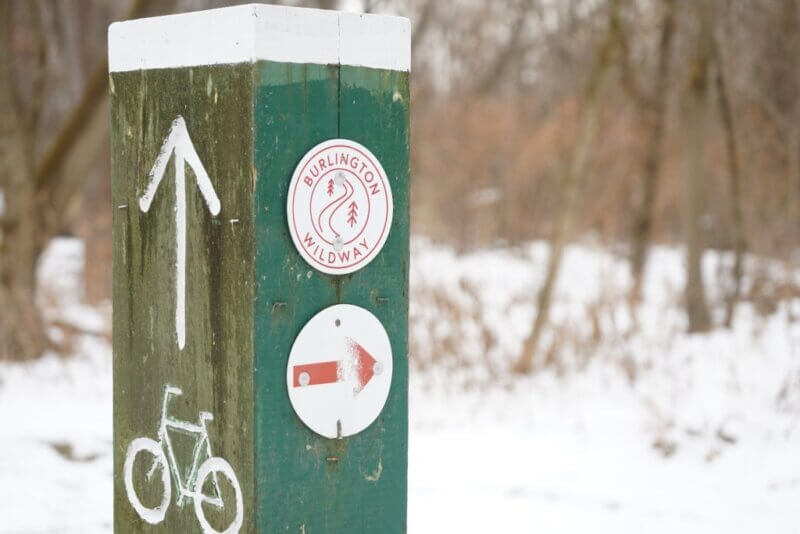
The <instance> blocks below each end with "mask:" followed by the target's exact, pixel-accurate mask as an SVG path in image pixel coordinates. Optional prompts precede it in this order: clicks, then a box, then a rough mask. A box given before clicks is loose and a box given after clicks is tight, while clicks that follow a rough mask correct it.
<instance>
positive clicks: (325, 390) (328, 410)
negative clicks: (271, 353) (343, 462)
mask: <svg viewBox="0 0 800 534" xmlns="http://www.w3.org/2000/svg"><path fill="white" fill-rule="evenodd" d="M391 383H392V347H391V345H390V344H389V335H388V334H387V333H386V329H384V328H383V325H382V324H381V322H380V321H379V320H378V318H377V317H375V316H374V315H372V314H371V313H370V312H368V311H367V310H365V309H364V308H359V307H358V306H353V305H352V304H337V305H335V306H331V307H329V308H326V309H324V310H322V311H321V312H319V313H318V314H317V315H315V316H314V317H312V318H311V320H310V321H308V323H306V325H305V326H304V327H303V329H302V330H301V331H300V333H299V334H298V335H297V339H295V341H294V345H292V350H291V352H290V353H289V364H288V366H287V368H286V386H287V387H288V388H289V401H290V402H291V403H292V407H293V408H294V411H295V412H296V413H297V416H298V417H299V418H300V419H301V420H302V421H303V423H305V425H306V426H307V427H308V428H310V429H311V430H313V431H314V432H316V433H317V434H320V435H322V436H325V437H326V438H342V437H346V436H352V435H353V434H358V433H359V432H361V431H362V430H364V429H365V428H367V427H368V426H369V425H370V424H371V423H372V422H373V421H374V420H375V419H376V418H377V417H378V415H379V414H380V413H381V410H383V405H384V404H385V403H386V398H387V397H388V396H389V386H390V385H391Z"/></svg>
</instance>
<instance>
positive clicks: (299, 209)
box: [286, 139, 393, 274]
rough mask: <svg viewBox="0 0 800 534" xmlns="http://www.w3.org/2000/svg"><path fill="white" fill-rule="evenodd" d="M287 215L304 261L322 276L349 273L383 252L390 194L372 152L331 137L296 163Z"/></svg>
mask: <svg viewBox="0 0 800 534" xmlns="http://www.w3.org/2000/svg"><path fill="white" fill-rule="evenodd" d="M286 211H287V215H288V219H289V232H290V233H291V235H292V241H294V244H295V246H296V247H297V250H298V251H299V252H300V255H301V256H303V259H305V260H306V261H307V262H308V263H309V264H310V265H311V266H313V267H314V268H315V269H317V270H320V271H322V272H324V273H328V274H348V273H352V272H353V271H357V270H359V269H361V268H362V267H364V266H365V265H366V264H368V263H369V262H370V261H372V260H373V259H374V258H375V256H377V255H378V253H379V252H380V250H381V248H383V244H384V243H385V242H386V238H387V237H388V235H389V229H390V228H391V225H392V214H393V204H392V190H391V187H390V186H389V180H388V179H387V177H386V171H384V170H383V167H382V166H381V164H380V162H379V161H378V159H377V158H376V157H375V156H374V155H373V154H372V152H370V151H369V150H367V148H365V147H364V146H362V145H360V144H359V143H356V142H355V141H350V140H348V139H330V140H328V141H325V142H323V143H320V144H319V145H317V146H315V147H314V148H312V149H311V150H310V151H309V152H308V153H307V154H306V155H305V156H303V159H302V160H300V163H299V164H298V165H297V168H296V169H295V170H294V174H293V175H292V181H291V183H290V184H289V198H288V200H287V203H286Z"/></svg>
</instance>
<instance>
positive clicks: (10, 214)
mask: <svg viewBox="0 0 800 534" xmlns="http://www.w3.org/2000/svg"><path fill="white" fill-rule="evenodd" d="M52 7H53V5H52V4H47V3H33V2H23V3H17V2H12V1H11V0H0V114H2V116H4V117H6V118H7V120H4V121H2V124H0V190H2V192H3V196H4V204H5V206H6V208H5V209H4V211H3V213H2V214H0V240H1V241H0V309H2V310H3V313H2V314H0V359H10V358H15V359H27V358H33V357H36V356H38V355H39V354H41V351H42V350H43V349H44V348H45V346H46V345H47V336H46V335H45V333H44V324H43V321H42V317H41V313H40V311H39V309H38V308H37V305H36V299H35V296H36V279H35V271H36V262H37V259H38V257H39V255H40V254H41V252H42V250H43V249H44V247H45V245H46V244H47V243H48V242H49V240H50V239H51V238H52V237H53V236H55V235H56V234H57V233H58V232H60V231H62V230H64V229H65V228H66V227H67V226H68V220H67V218H68V212H69V206H70V205H72V204H73V203H74V202H75V200H76V198H77V197H78V196H79V195H80V193H81V192H82V185H83V182H84V180H85V179H86V176H87V175H88V174H89V171H90V169H91V168H92V166H93V164H94V161H95V160H96V159H97V157H98V156H99V154H100V151H101V148H102V147H103V143H104V140H105V139H106V138H107V137H108V117H107V109H108V105H107V102H108V98H107V92H108V66H107V60H106V54H105V53H103V54H102V55H101V58H102V59H101V60H100V61H99V64H98V65H97V66H96V67H95V68H94V69H93V70H92V74H91V76H90V77H89V78H88V80H87V82H86V83H85V86H84V88H83V91H82V93H81V95H80V97H79V98H78V99H77V102H76V103H75V105H74V106H73V108H72V109H71V110H70V111H69V112H68V113H67V114H66V118H65V119H64V120H63V121H61V124H60V125H59V127H58V129H57V131H56V133H55V135H53V136H52V140H51V141H50V143H49V144H48V145H47V148H46V149H45V150H44V151H43V152H42V153H41V155H40V154H39V153H38V152H37V151H35V150H34V145H35V141H36V140H37V139H38V138H39V137H38V136H39V134H40V131H41V130H43V129H44V128H45V119H48V120H51V121H52V117H43V115H42V113H41V112H40V111H41V109H42V95H40V94H37V91H43V90H42V86H43V83H42V82H39V81H37V82H36V83H34V87H36V88H37V91H34V92H33V94H32V95H21V94H19V91H18V88H17V87H16V86H15V84H14V80H15V79H16V78H17V77H16V76H15V74H16V73H18V72H19V71H20V69H25V68H39V69H43V70H44V69H46V66H47V65H48V62H47V61H46V60H41V61H38V62H35V63H34V64H33V65H28V64H23V65H18V64H16V63H15V55H14V48H13V38H14V36H18V35H19V32H21V31H29V32H30V33H31V34H32V35H33V36H34V39H35V40H42V39H43V37H42V33H43V32H42V28H41V24H40V23H41V18H42V17H41V15H42V13H43V12H42V11H40V10H45V9H51V8H52ZM147 7H148V2H147V1H145V0H134V1H133V2H132V3H131V5H130V8H129V10H128V12H127V17H126V18H135V17H138V16H141V15H143V14H145V13H146V12H147ZM158 7H159V9H164V8H168V7H169V6H168V5H167V4H165V3H161V4H160V5H159V6H158ZM17 10H19V11H17ZM26 10H27V11H26ZM15 14H16V15H17V16H18V17H21V16H22V15H26V16H27V18H28V19H29V20H30V21H31V23H30V28H24V27H15V25H14V24H12V21H13V20H14V15H15ZM73 37H74V36H73ZM46 76H47V72H44V71H43V72H42V73H36V74H34V75H33V79H34V80H39V78H45V77H46ZM59 89H60V88H59V87H55V88H54V89H53V90H54V91H58V90H59ZM26 98H27V101H26Z"/></svg>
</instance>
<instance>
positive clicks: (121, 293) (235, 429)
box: [111, 65, 254, 533]
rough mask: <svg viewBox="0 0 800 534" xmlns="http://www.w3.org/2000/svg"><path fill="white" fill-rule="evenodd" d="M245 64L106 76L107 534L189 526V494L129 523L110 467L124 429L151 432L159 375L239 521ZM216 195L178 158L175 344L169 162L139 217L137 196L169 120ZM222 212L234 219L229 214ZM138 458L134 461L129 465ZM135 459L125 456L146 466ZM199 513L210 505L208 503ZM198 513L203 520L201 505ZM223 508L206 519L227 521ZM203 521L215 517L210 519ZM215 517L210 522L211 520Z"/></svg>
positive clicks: (248, 307)
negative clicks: (182, 305) (180, 128)
mask: <svg viewBox="0 0 800 534" xmlns="http://www.w3.org/2000/svg"><path fill="white" fill-rule="evenodd" d="M250 73H251V67H250V66H248V65H241V66H214V67H205V68H194V69H164V70H153V71H143V72H130V73H115V74H113V75H112V77H111V83H112V87H113V89H112V103H111V125H112V128H111V130H112V145H111V152H112V181H113V184H112V202H113V211H114V222H113V239H114V244H113V247H114V320H113V324H114V340H113V347H114V473H115V475H114V526H115V532H119V533H131V532H170V533H174V532H186V533H189V532H200V527H199V525H198V522H197V519H196V517H195V514H194V510H193V505H192V502H191V501H189V502H187V503H185V504H184V506H183V507H181V508H179V507H178V506H177V505H176V504H175V498H174V497H175V496H176V494H177V487H176V486H175V482H174V481H173V502H172V503H171V504H170V507H169V510H168V512H167V515H166V518H165V520H164V522H163V523H160V524H159V525H157V526H151V525H148V524H146V523H144V522H143V521H141V519H139V517H138V516H137V515H136V512H135V511H134V510H133V508H132V507H131V505H130V503H129V502H128V497H127V495H126V492H125V489H124V485H123V477H122V466H123V462H124V458H125V452H126V449H127V447H128V445H129V443H130V442H131V440H133V439H134V438H137V437H142V436H144V437H149V438H153V439H156V440H157V439H158V438H157V432H158V427H159V422H160V420H161V403H162V400H163V396H164V388H165V385H166V384H171V385H174V386H178V387H180V388H181V389H182V390H183V395H182V396H181V397H178V398H177V399H175V400H174V401H173V402H172V403H171V404H170V413H171V415H173V416H175V417H177V418H179V419H181V420H183V421H189V422H195V423H196V422H197V421H198V414H199V412H200V411H208V412H211V413H212V414H213V415H214V421H211V422H209V423H208V425H207V426H208V430H209V435H210V440H211V444H212V447H213V452H214V454H215V455H217V456H221V457H223V458H225V459H226V460H227V461H228V462H230V464H231V465H232V466H233V468H234V469H235V471H236V474H237V476H238V479H239V483H240V485H241V487H242V491H243V495H244V501H245V523H244V525H245V528H243V529H242V531H243V532H252V531H253V527H252V525H253V514H252V509H253V505H252V502H253V495H254V491H253V445H252V421H253V398H252V397H253V393H252V392H253V386H252V380H253V348H252V328H251V325H252V317H251V313H252V302H253V284H252V280H253V263H252V257H253V218H252V210H251V205H252V179H251V161H252V133H251V132H252V128H251V125H252V84H251V81H250V80H251V77H250ZM178 115H182V116H183V117H184V118H185V120H186V124H187V128H188V130H189V134H190V135H191V138H192V141H193V142H194V146H195V149H196V150H197V153H198V155H199V157H200V159H201V160H202V162H203V164H204V166H205V168H206V170H207V172H208V174H209V176H210V178H211V181H212V183H213V185H214V188H215V189H216V192H217V194H218V196H219V198H220V200H221V204H222V210H221V212H220V214H219V215H218V216H216V217H212V216H211V215H210V214H209V212H208V209H207V207H206V205H205V203H204V201H203V200H202V197H201V195H200V193H199V191H198V189H197V187H196V185H195V182H194V179H195V178H194V173H193V172H192V171H191V170H190V168H189V166H188V165H187V167H186V197H187V222H188V230H187V237H188V241H187V245H188V246H187V277H186V278H187V294H186V298H187V300H186V326H187V328H186V330H187V341H186V347H185V348H184V350H182V351H180V350H178V346H177V342H176V334H175V319H174V314H175V262H176V245H175V230H176V229H175V215H174V209H175V182H174V178H175V177H174V173H175V171H174V167H175V166H174V163H173V162H172V161H171V162H170V164H169V165H168V167H167V171H166V175H165V176H164V180H163V182H162V183H161V186H160V188H159V190H158V191H157V193H156V196H155V200H154V201H153V204H152V206H151V208H150V210H149V211H148V212H147V213H143V212H142V211H141V210H140V209H139V203H138V200H139V197H140V196H141V194H142V192H143V191H144V188H145V186H146V185H147V181H148V180H147V175H148V173H149V171H150V168H151V166H152V165H153V162H154V160H155V158H156V155H157V154H158V152H159V149H160V148H161V144H162V142H163V140H164V138H165V137H166V135H167V132H168V131H169V129H170V125H171V123H172V121H173V120H174V119H175V118H176V116H178ZM230 219H238V222H237V223H235V224H231V223H230V222H229V221H230ZM192 445H193V443H191V441H190V440H188V439H182V440H178V441H176V446H177V448H178V455H177V456H178V458H177V460H178V464H179V465H181V466H182V468H184V469H186V468H187V467H186V466H187V465H188V462H189V461H190V458H191V446H192ZM142 463H143V464H144V462H142ZM148 468H149V465H140V466H137V471H140V472H146V470H147V469H148ZM139 483H141V489H140V495H141V496H142V498H143V502H144V503H145V504H147V505H149V506H155V505H157V504H158V502H159V500H160V496H161V492H162V491H163V487H162V485H161V482H160V479H159V477H158V476H156V477H154V479H153V481H150V482H147V481H146V480H145V479H144V477H141V480H140V481H139ZM212 511H213V510H212ZM212 511H209V519H211V518H212V516H213V515H214V514H213V513H212ZM225 511H226V512H228V514H227V516H226V515H225V514H223V517H219V518H217V519H218V520H220V521H221V522H222V523H225V522H226V521H228V522H229V521H230V519H231V517H230V513H231V512H232V507H228V508H227V509H226V510H225ZM215 517H216V516H215ZM222 523H221V524H222Z"/></svg>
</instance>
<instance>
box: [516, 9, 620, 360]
mask: <svg viewBox="0 0 800 534" xmlns="http://www.w3.org/2000/svg"><path fill="white" fill-rule="evenodd" d="M621 4H622V2H621V1H615V2H613V3H612V6H611V8H610V9H611V12H610V15H609V29H608V34H607V36H606V39H605V42H604V43H603V44H602V45H601V47H600V50H599V53H598V57H597V60H596V61H595V65H594V67H593V69H592V72H591V73H590V75H589V79H588V80H587V83H586V86H585V87H584V91H583V110H582V113H581V117H580V125H579V130H578V137H577V139H576V141H575V145H574V146H573V149H572V154H571V156H570V161H569V165H568V167H567V170H566V174H565V175H564V178H563V181H562V205H561V211H560V216H559V218H558V221H557V222H556V225H555V229H554V232H553V236H552V238H551V241H550V255H549V258H548V263H547V274H546V275H545V280H544V284H543V285H542V288H541V289H540V290H539V295H538V297H537V309H536V319H535V320H534V323H533V328H532V330H531V333H530V335H529V336H528V338H527V339H526V340H525V342H524V344H523V348H522V354H521V355H520V359H519V360H518V361H517V363H516V364H515V365H514V371H516V372H518V373H530V372H531V371H533V369H534V368H535V367H536V366H537V364H538V363H539V362H536V361H535V358H536V353H537V351H538V348H539V338H540V337H541V334H542V331H543V330H544V327H545V326H546V325H547V322H548V318H549V315H550V304H551V302H552V297H553V291H554V290H555V285H556V282H557V280H558V273H559V271H560V269H561V261H562V259H563V256H564V247H565V246H566V244H567V241H568V240H569V238H570V236H571V234H572V225H573V222H574V219H575V210H576V208H577V204H578V202H577V200H578V193H579V190H580V186H581V183H582V182H583V178H584V176H585V174H586V162H587V160H588V156H589V152H590V150H591V147H592V145H594V143H595V142H596V141H597V130H598V122H599V114H600V102H601V100H602V98H601V96H602V92H603V91H602V90H603V89H604V88H605V86H606V79H607V77H608V72H609V70H610V67H611V64H612V60H613V57H614V54H615V52H616V50H617V46H618V44H619V42H620V32H621V28H620V27H619V10H620V7H621Z"/></svg>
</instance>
